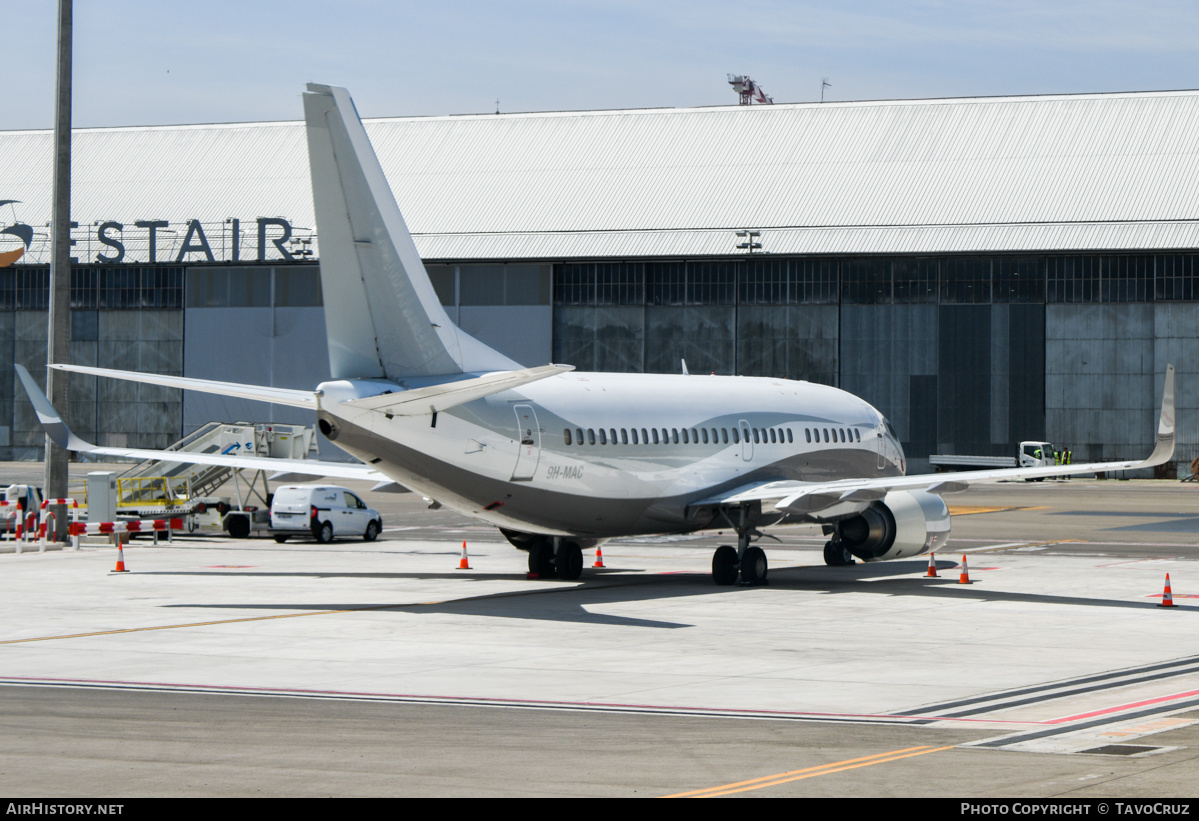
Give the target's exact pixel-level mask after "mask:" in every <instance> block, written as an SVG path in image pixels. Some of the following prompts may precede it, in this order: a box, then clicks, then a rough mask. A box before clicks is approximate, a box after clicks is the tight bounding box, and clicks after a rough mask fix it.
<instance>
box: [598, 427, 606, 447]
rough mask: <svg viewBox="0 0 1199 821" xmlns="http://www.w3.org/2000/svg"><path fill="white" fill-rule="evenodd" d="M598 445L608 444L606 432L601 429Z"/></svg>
mask: <svg viewBox="0 0 1199 821" xmlns="http://www.w3.org/2000/svg"><path fill="white" fill-rule="evenodd" d="M600 444H601V445H606V444H608V432H607V431H606V430H604V429H603V428H600Z"/></svg>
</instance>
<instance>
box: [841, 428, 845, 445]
mask: <svg viewBox="0 0 1199 821" xmlns="http://www.w3.org/2000/svg"><path fill="white" fill-rule="evenodd" d="M841 441H842V442H844V441H845V429H844V428H842V429H841Z"/></svg>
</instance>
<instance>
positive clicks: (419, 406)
mask: <svg viewBox="0 0 1199 821" xmlns="http://www.w3.org/2000/svg"><path fill="white" fill-rule="evenodd" d="M573 370H574V367H572V366H571V365H542V366H540V367H537V368H525V369H524V370H519V371H501V372H499V373H489V374H486V375H485V376H476V377H474V378H472V379H459V380H457V381H454V382H445V383H442V384H440V385H432V386H430V387H427V388H414V389H412V390H408V391H400V392H398V393H384V394H380V395H378V396H370V397H367V398H366V399H351V400H349V401H347V402H345V403H344V404H346V405H349V406H350V407H354V408H362V409H363V410H373V411H377V412H379V413H385V414H388V415H389V416H419V415H421V414H425V413H436V412H437V411H443V410H446V409H447V408H452V407H454V406H455V405H461V404H463V403H465V402H470V401H473V400H475V399H479V398H481V397H484V396H490V395H491V394H493V393H500V392H501V391H506V390H509V389H510V388H515V387H517V386H518V385H527V384H528V383H529V382H536V381H537V380H539V379H545V378H546V377H547V376H555V375H557V374H560V373H567V372H569V371H573Z"/></svg>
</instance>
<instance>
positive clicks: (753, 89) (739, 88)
mask: <svg viewBox="0 0 1199 821" xmlns="http://www.w3.org/2000/svg"><path fill="white" fill-rule="evenodd" d="M729 85H731V86H732V87H733V91H735V92H737V95H738V96H739V97H740V98H741V105H750V104H752V103H761V104H762V105H771V104H772V103H774V100H773V99H771V98H770V97H767V96H766V92H765V91H763V90H762V87H761V86H759V85H758V84H757V83H755V82H754V81H753V80H751V79H750V78H749V77H744V76H742V75H740V74H730V75H729Z"/></svg>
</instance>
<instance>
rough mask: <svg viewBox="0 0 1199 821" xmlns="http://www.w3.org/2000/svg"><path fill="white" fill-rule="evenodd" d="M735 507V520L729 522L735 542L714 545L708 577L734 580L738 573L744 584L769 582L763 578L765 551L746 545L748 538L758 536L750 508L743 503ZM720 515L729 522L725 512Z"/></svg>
mask: <svg viewBox="0 0 1199 821" xmlns="http://www.w3.org/2000/svg"><path fill="white" fill-rule="evenodd" d="M739 510H740V515H739V518H738V522H737V524H735V525H734V526H733V527H734V529H735V530H736V531H737V546H736V547H733V546H732V545H727V544H725V545H721V546H720V547H718V548H716V553H715V554H714V555H713V556H712V581H714V582H716V584H719V585H730V584H736V583H737V577H738V576H740V577H741V584H742V586H744V587H756V586H758V585H764V584H769V582H767V581H766V573H767V570H768V568H767V563H766V551H764V550H762V548H760V547H753V546H751V545H750V540H751V539H754V538H760V537H761V536H762V534H761V533H760V532H758V530H757V528H755V527H754V526H753V518H754V516H753V515H752V514H753V511H751V510H750V508H749V507H748V506H746V505H743V506H742V507H741V508H740V509H739ZM724 515H725V518H726V519H728V520H729V523H730V524H732V519H730V518H729V516H728V513H727V512H725V514H724Z"/></svg>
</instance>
